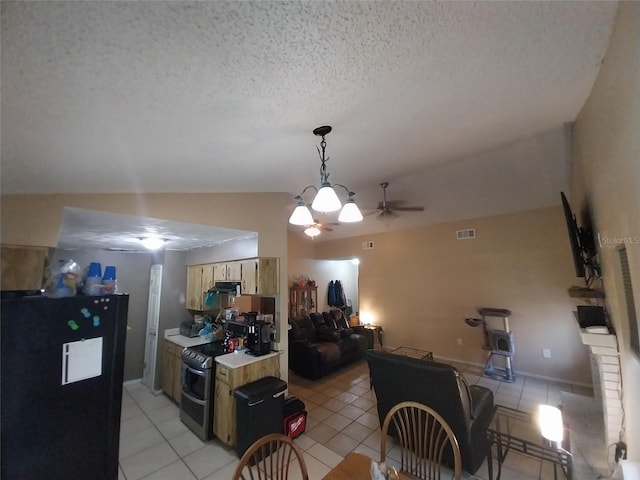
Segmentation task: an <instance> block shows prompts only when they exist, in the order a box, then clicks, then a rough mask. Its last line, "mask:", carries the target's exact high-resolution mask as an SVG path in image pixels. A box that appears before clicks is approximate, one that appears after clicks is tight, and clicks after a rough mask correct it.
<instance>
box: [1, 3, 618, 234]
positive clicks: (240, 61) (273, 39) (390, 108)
mask: <svg viewBox="0 0 640 480" xmlns="http://www.w3.org/2000/svg"><path fill="white" fill-rule="evenodd" d="M616 7H617V4H616V3H614V2H391V1H387V2H366V1H358V2H324V1H323V2H320V1H317V2H272V1H246V2H235V1H234V2H222V1H220V2H195V3H192V2H160V1H158V2H111V1H109V2H103V1H93V2H56V1H49V2H7V1H3V2H2V7H1V8H2V31H1V36H2V37H1V40H2V71H1V80H2V107H1V108H2V110H1V114H2V146H1V152H2V159H1V160H2V179H1V187H2V192H3V193H52V192H251V191H262V192H264V191H269V192H274V191H275V192H288V193H291V194H292V195H293V194H296V193H299V190H300V189H301V187H303V186H304V185H307V184H310V183H317V181H318V178H319V175H318V167H319V161H318V156H317V152H316V144H317V140H318V139H317V138H316V137H314V136H313V135H312V134H311V131H312V130H313V129H314V128H315V127H317V126H319V125H325V124H328V125H332V126H333V127H334V131H333V132H332V133H331V134H330V135H329V136H328V137H327V153H328V155H329V157H330V161H329V163H328V166H329V171H330V172H331V173H332V180H334V181H337V182H339V183H344V184H347V185H349V186H350V187H351V188H352V189H354V190H355V191H356V192H357V193H358V197H356V198H357V199H358V200H359V203H369V204H373V205H374V206H375V204H376V202H377V200H378V197H379V196H380V191H379V187H378V184H379V183H380V182H382V181H390V182H391V186H390V192H389V193H390V194H391V193H392V192H393V190H392V189H393V187H394V185H395V186H396V190H395V193H396V196H398V195H400V194H401V195H402V197H403V199H405V198H406V199H410V200H414V199H415V202H419V203H421V204H425V205H427V206H428V207H429V205H433V204H434V203H436V204H437V203H441V202H440V201H438V199H434V198H432V197H428V196H426V195H425V192H424V191H423V189H421V188H420V186H419V185H412V182H411V178H413V177H415V176H416V175H431V174H434V175H436V174H437V173H438V172H439V171H441V169H442V168H443V165H445V164H447V165H448V164H451V165H454V164H455V165H459V164H460V162H468V161H470V159H474V160H475V162H476V163H474V165H473V168H472V170H475V171H477V170H478V169H480V170H482V169H483V168H484V164H483V163H482V162H487V163H489V164H490V163H491V160H495V159H494V157H493V156H492V155H486V154H487V152H492V151H497V150H498V151H500V150H501V149H503V148H507V149H508V148H512V147H511V146H513V145H516V144H519V143H521V142H524V144H527V143H530V142H531V141H532V140H531V139H534V138H539V135H541V134H544V133H545V132H550V131H556V130H558V129H561V128H562V126H563V125H564V124H565V123H567V122H572V121H573V120H574V119H575V117H576V115H577V114H578V112H579V110H580V108H581V106H582V105H583V103H584V101H585V100H586V98H587V96H588V94H589V91H590V89H591V86H592V84H593V81H594V79H595V77H596V75H597V72H598V68H599V65H600V62H601V60H602V58H603V56H604V53H605V50H606V46H607V42H608V38H609V34H610V30H611V26H612V21H613V17H614V15H615V10H616ZM534 143H536V144H537V141H536V142H534ZM537 147H540V146H539V145H538V146H537ZM545 148H547V147H545V146H542V147H540V148H538V150H541V151H544V149H545ZM552 148H553V147H552ZM541 161H542V162H544V160H541ZM494 163H495V162H494ZM452 168H453V170H455V168H454V167H452ZM488 168H489V167H488ZM533 168H537V167H535V166H534V167H533ZM508 170H509V169H508ZM510 170H515V173H516V174H517V173H518V171H519V168H512V169H510ZM500 172H501V169H500V170H498V171H497V173H496V174H497V175H499V176H501V178H499V179H497V180H500V181H502V182H504V183H509V182H511V181H512V179H511V178H509V177H507V174H506V173H504V174H503V173H500ZM511 173H514V172H510V174H511ZM459 174H460V175H467V177H468V178H456V180H457V183H460V184H467V183H470V182H472V181H473V180H474V179H476V180H477V175H473V174H470V173H469V171H468V169H465V170H463V171H460V172H459ZM429 178H431V177H429ZM403 185H404V186H403ZM399 186H403V190H402V192H399V191H398V189H399ZM452 188H453V187H452ZM533 188H535V187H529V189H533ZM485 190H486V189H485ZM465 191H466V190H462V191H460V192H458V194H459V196H458V197H457V198H459V199H460V202H459V203H460V211H457V212H455V213H456V214H457V215H458V217H459V216H460V215H461V214H462V211H463V210H464V208H466V206H465V201H463V200H466V204H471V205H473V203H474V199H473V198H472V197H471V196H469V195H467V194H466V193H465ZM527 193H528V192H527ZM552 193H553V197H551V196H545V197H544V199H543V201H542V202H538V204H535V203H534V202H529V203H527V204H526V205H525V208H536V207H537V206H542V205H544V204H549V203H550V202H553V203H556V204H557V203H558V198H559V196H558V195H557V192H552ZM546 194H547V192H546V191H545V195H546ZM549 195H550V193H549ZM525 196H527V195H525ZM531 196H533V197H540V195H539V194H538V193H537V192H533V193H532V195H531ZM552 198H553V200H551V199H552ZM415 202H414V203H415ZM489 203H492V202H491V201H489ZM493 203H498V202H497V201H495V202H493ZM509 203H511V201H509V200H508V201H507V202H506V204H504V203H501V204H500V205H499V207H500V208H498V209H497V211H500V210H501V209H502V210H504V209H505V208H506V207H507V205H508V204H509ZM467 206H468V205H467ZM491 213H495V212H494V210H492V209H487V210H485V211H482V212H480V214H482V215H485V214H491ZM287 214H288V212H283V215H287ZM425 215H426V214H425ZM431 215H432V216H433V215H434V212H433V211H432V212H431ZM454 217H455V215H454ZM415 218H422V219H423V220H424V221H426V217H424V216H423V217H421V216H420V215H416V216H415ZM369 221H370V219H367V220H365V222H364V224H366V223H368V222H369ZM370 225H373V224H370ZM373 228H374V227H373V226H370V229H373ZM375 228H377V227H375ZM340 229H341V230H344V229H343V226H341V227H340Z"/></svg>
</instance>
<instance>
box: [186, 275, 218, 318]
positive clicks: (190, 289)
mask: <svg viewBox="0 0 640 480" xmlns="http://www.w3.org/2000/svg"><path fill="white" fill-rule="evenodd" d="M213 283H214V271H213V265H212V264H207V265H189V266H188V267H187V308H188V309H189V310H198V311H201V310H202V307H203V304H202V302H203V300H204V292H206V291H207V290H209V289H211V288H213Z"/></svg>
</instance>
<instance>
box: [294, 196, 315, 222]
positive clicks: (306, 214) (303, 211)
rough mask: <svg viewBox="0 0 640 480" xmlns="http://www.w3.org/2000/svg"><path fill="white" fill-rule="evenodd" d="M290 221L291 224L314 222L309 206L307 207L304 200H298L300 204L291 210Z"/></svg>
mask: <svg viewBox="0 0 640 480" xmlns="http://www.w3.org/2000/svg"><path fill="white" fill-rule="evenodd" d="M289 223H290V224H291V225H310V224H312V223H314V221H313V215H311V212H310V211H309V207H307V206H306V205H305V204H304V202H302V201H300V202H298V206H297V207H296V208H295V210H294V211H293V212H291V216H290V217H289Z"/></svg>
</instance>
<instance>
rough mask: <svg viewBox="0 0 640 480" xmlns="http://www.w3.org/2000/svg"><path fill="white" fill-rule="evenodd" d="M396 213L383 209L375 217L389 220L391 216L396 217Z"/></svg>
mask: <svg viewBox="0 0 640 480" xmlns="http://www.w3.org/2000/svg"><path fill="white" fill-rule="evenodd" d="M397 216H398V215H397V214H396V213H394V212H392V211H391V210H389V209H387V210H383V211H382V212H380V213H379V214H378V216H377V217H376V218H377V219H378V220H391V219H392V218H396V217H397Z"/></svg>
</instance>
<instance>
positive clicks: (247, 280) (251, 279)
mask: <svg viewBox="0 0 640 480" xmlns="http://www.w3.org/2000/svg"><path fill="white" fill-rule="evenodd" d="M240 265H241V269H242V271H241V277H242V285H241V292H242V294H243V295H255V294H257V293H258V282H257V278H258V260H257V259H255V258H254V259H251V260H242V261H241V262H240Z"/></svg>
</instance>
